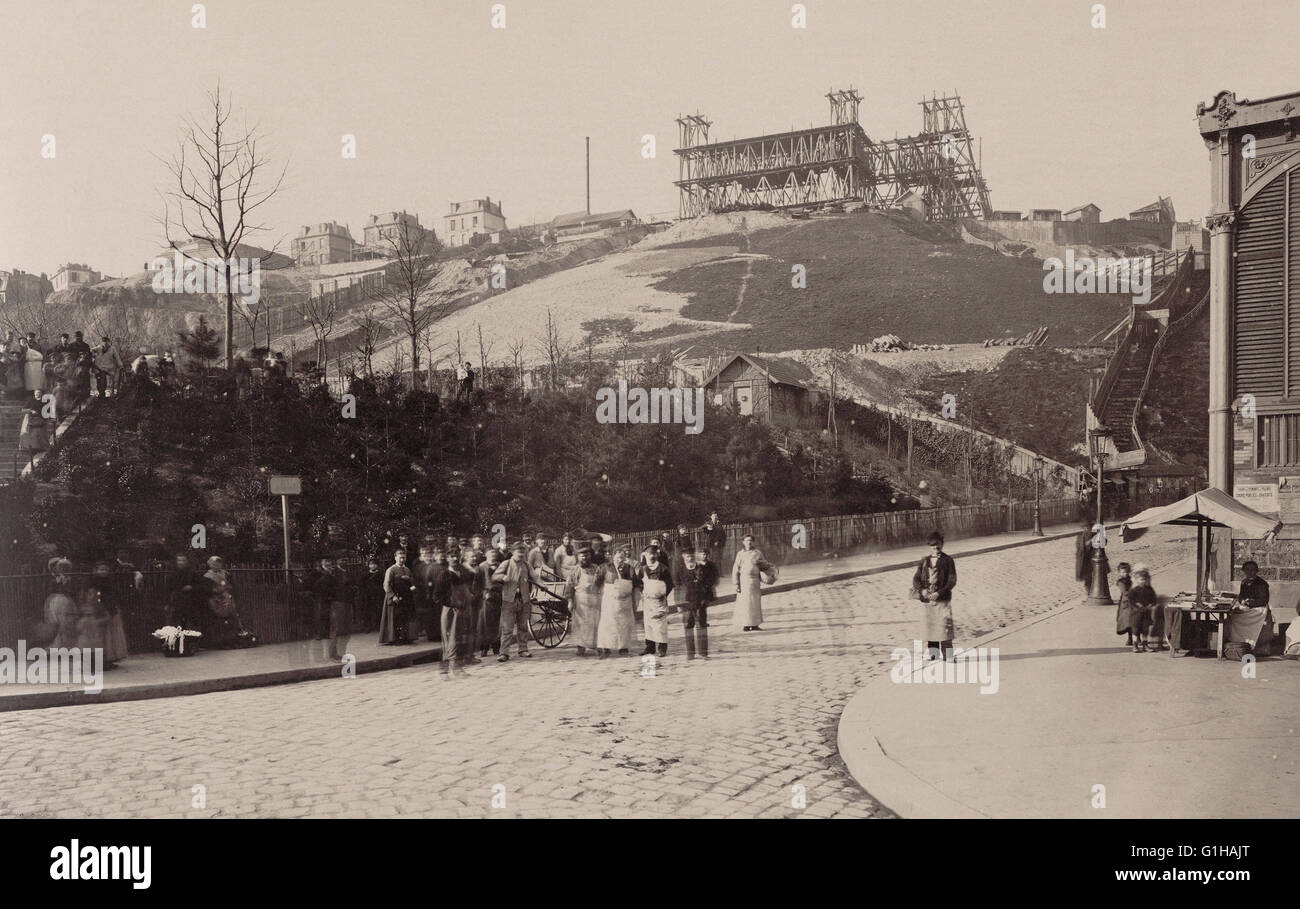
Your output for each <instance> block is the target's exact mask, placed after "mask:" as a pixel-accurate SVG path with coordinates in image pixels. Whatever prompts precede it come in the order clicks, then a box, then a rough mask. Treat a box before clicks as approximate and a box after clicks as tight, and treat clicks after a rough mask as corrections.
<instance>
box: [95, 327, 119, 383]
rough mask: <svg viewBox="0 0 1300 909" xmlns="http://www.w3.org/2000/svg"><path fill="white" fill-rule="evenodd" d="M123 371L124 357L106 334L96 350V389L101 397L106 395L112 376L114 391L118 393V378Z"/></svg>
mask: <svg viewBox="0 0 1300 909" xmlns="http://www.w3.org/2000/svg"><path fill="white" fill-rule="evenodd" d="M121 372H122V358H121V357H120V356H119V355H118V353H117V348H116V347H114V346H113V342H112V341H110V340H109V339H108V335H104V337H103V338H102V339H101V341H100V346H99V349H98V350H96V351H95V390H96V391H97V392H98V394H99V396H100V397H101V398H103V397H106V394H107V389H108V385H109V378H110V377H111V378H112V385H113V393H114V394H116V393H117V380H118V376H119V375H120V374H121Z"/></svg>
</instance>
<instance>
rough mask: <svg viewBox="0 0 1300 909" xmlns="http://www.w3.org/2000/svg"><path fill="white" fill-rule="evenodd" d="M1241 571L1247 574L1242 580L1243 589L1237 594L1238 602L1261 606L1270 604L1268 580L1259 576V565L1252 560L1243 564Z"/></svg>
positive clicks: (1244, 604)
mask: <svg viewBox="0 0 1300 909" xmlns="http://www.w3.org/2000/svg"><path fill="white" fill-rule="evenodd" d="M1241 572H1242V574H1244V575H1245V577H1244V578H1242V580H1241V591H1240V593H1238V595H1237V602H1238V603H1240V604H1241V605H1242V606H1250V607H1255V608H1259V607H1261V606H1267V605H1268V581H1266V580H1264V579H1263V578H1261V577H1260V576H1259V565H1258V564H1256V563H1255V562H1254V560H1251V561H1249V562H1245V563H1243V564H1242V566H1241Z"/></svg>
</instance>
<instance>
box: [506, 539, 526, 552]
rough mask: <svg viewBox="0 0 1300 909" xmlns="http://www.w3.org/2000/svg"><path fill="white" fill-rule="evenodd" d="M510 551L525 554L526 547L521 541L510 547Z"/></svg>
mask: <svg viewBox="0 0 1300 909" xmlns="http://www.w3.org/2000/svg"><path fill="white" fill-rule="evenodd" d="M510 551H511V552H527V551H528V547H527V546H525V545H524V541H523V540H520V541H519V542H518V543H516V544H515V545H513V546H511V547H510Z"/></svg>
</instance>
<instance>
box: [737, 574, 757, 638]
mask: <svg viewBox="0 0 1300 909" xmlns="http://www.w3.org/2000/svg"><path fill="white" fill-rule="evenodd" d="M761 584H762V578H761V577H760V576H759V575H758V574H757V573H755V574H753V575H749V574H742V575H741V576H740V593H738V594H736V609H735V611H734V612H732V614H731V624H732V627H734V628H735V629H736V630H737V631H740V630H741V629H744V628H752V627H756V626H758V625H762V624H763V593H762V591H761V590H760V589H759V586H760V585H761Z"/></svg>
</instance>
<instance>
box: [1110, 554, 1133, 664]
mask: <svg viewBox="0 0 1300 909" xmlns="http://www.w3.org/2000/svg"><path fill="white" fill-rule="evenodd" d="M1115 570H1116V571H1117V572H1118V573H1119V577H1118V578H1116V580H1115V583H1116V585H1117V586H1118V587H1119V605H1118V606H1116V607H1115V633H1116V634H1127V635H1128V640H1127V641H1125V642H1124V646H1125V647H1132V646H1133V626H1134V624H1135V623H1134V621H1133V604H1132V603H1130V602H1129V599H1128V592H1129V590H1131V589H1132V588H1133V579H1132V578H1130V577H1129V571H1130V570H1131V566H1130V565H1129V563H1128V562H1120V563H1119V566H1118V567H1117V568H1116V569H1115Z"/></svg>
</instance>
